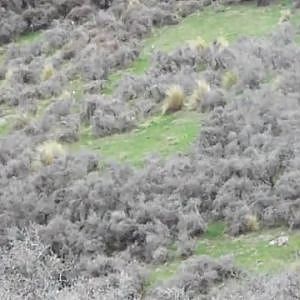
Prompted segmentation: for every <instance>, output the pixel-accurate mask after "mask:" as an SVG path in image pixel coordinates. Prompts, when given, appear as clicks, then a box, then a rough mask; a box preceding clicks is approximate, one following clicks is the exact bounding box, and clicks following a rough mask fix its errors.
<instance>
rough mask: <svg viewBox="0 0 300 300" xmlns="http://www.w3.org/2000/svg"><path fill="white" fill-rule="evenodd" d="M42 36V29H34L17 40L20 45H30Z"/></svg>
mask: <svg viewBox="0 0 300 300" xmlns="http://www.w3.org/2000/svg"><path fill="white" fill-rule="evenodd" d="M41 37H42V32H41V31H32V32H28V33H25V34H23V35H21V36H19V37H18V38H17V40H16V43H17V44H18V45H28V44H32V43H34V42H36V41H38V40H40V39H41Z"/></svg>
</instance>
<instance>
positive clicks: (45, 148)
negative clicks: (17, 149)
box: [37, 141, 66, 165]
mask: <svg viewBox="0 0 300 300" xmlns="http://www.w3.org/2000/svg"><path fill="white" fill-rule="evenodd" d="M37 153H38V155H39V160H40V161H41V162H42V164H44V165H51V164H52V163H53V161H54V159H55V158H58V157H63V156H65V154H66V152H65V149H64V147H63V146H62V145H61V144H60V143H58V142H56V141H47V142H44V143H43V144H42V145H40V146H39V147H38V148H37Z"/></svg>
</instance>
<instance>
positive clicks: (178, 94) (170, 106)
mask: <svg viewBox="0 0 300 300" xmlns="http://www.w3.org/2000/svg"><path fill="white" fill-rule="evenodd" d="M184 100H185V94H184V91H183V89H182V87H181V86H179V85H173V86H171V87H170V88H168V90H167V91H166V98H165V100H164V104H163V107H162V114H163V115H165V114H169V113H174V112H176V111H179V110H181V109H182V107H183V104H184Z"/></svg>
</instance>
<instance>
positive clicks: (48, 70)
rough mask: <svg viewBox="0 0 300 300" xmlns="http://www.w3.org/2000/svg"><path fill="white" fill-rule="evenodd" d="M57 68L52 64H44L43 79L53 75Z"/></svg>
mask: <svg viewBox="0 0 300 300" xmlns="http://www.w3.org/2000/svg"><path fill="white" fill-rule="evenodd" d="M54 73H55V70H54V68H53V66H52V65H51V64H47V65H45V66H44V69H43V71H42V80H43V81H46V80H49V79H50V78H52V77H53V75H54Z"/></svg>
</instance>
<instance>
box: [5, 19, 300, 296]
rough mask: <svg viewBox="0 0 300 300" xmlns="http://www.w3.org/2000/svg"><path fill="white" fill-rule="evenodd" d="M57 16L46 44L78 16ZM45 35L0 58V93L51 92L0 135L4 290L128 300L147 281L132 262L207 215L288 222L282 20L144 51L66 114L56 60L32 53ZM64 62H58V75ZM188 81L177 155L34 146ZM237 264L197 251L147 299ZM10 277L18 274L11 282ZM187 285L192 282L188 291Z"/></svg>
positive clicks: (198, 289) (288, 127)
mask: <svg viewBox="0 0 300 300" xmlns="http://www.w3.org/2000/svg"><path fill="white" fill-rule="evenodd" d="M106 17H107V15H106ZM101 20H102V21H103V18H101ZM67 26H69V25H66V27H65V28H64V27H62V28H61V29H60V30H57V29H55V31H51V30H52V29H51V30H50V31H48V32H46V35H47V34H49V35H48V36H49V37H50V36H52V33H53V34H54V35H55V36H58V37H59V38H58V39H57V40H56V39H54V40H53V43H54V45H62V44H64V41H70V39H71V36H78V37H79V41H80V40H81V42H82V43H83V41H84V39H85V38H86V35H85V32H84V28H85V27H79V28H80V29H78V30H74V31H71V34H70V33H68V30H67V28H68V27H67ZM118 30H119V29H118ZM46 42H47V43H52V40H51V38H50V39H48V38H47V39H45V40H44V41H43V42H41V43H40V44H39V43H38V44H37V48H36V51H37V53H38V54H37V55H36V56H35V55H34V57H32V55H33V54H32V52H31V50H30V49H31V48H30V47H31V46H22V47H19V48H18V47H17V48H16V47H15V46H11V48H8V58H7V60H6V64H5V65H6V67H8V68H9V70H10V72H9V74H8V75H7V81H8V82H10V83H9V84H10V85H9V84H8V87H7V89H6V88H3V89H1V101H2V102H5V103H6V104H9V105H11V106H19V107H21V108H22V107H23V108H26V109H29V108H30V109H33V110H35V109H36V108H35V107H36V101H40V100H38V99H41V97H43V96H44V97H45V98H47V97H49V95H52V96H54V99H56V101H53V103H52V104H51V105H50V106H49V107H48V108H47V111H46V113H45V114H44V115H43V117H42V118H40V119H39V118H37V121H36V122H35V123H30V122H29V124H28V123H27V122H26V120H23V119H21V120H20V122H19V123H18V124H16V128H15V129H16V130H14V131H13V132H12V133H11V134H9V135H8V136H6V137H3V138H1V140H0V211H1V215H0V227H1V232H0V237H1V238H0V242H1V251H2V252H3V253H2V255H1V259H2V263H1V265H2V266H4V268H2V269H1V272H0V281H1V282H0V283H1V284H0V294H1V295H3V297H4V298H5V297H13V298H14V299H18V297H19V298H20V299H53V298H55V299H59V297H62V298H61V299H70V297H71V296H70V295H74V298H75V299H86V295H89V297H90V298H91V299H93V297H94V298H96V299H101V297H102V298H103V299H139V297H141V295H142V294H143V293H144V292H145V286H146V284H147V281H146V279H145V278H146V277H147V274H146V273H145V270H143V269H142V268H141V267H140V266H141V265H143V264H144V263H154V264H159V263H164V262H166V261H168V259H169V258H170V255H171V254H170V252H169V251H168V249H169V247H170V246H172V245H173V246H174V243H175V245H176V248H177V254H176V255H178V256H182V257H187V256H189V255H191V254H192V253H193V246H194V243H193V239H194V238H197V237H199V236H201V234H202V233H203V232H205V231H206V224H207V222H209V221H212V220H219V219H222V220H225V221H226V222H227V223H228V225H229V232H230V233H231V234H240V233H244V232H247V231H250V230H252V226H253V220H255V222H257V223H259V224H261V225H262V226H277V225H282V224H285V225H289V226H291V227H298V226H300V212H299V192H300V190H299V184H298V177H299V167H300V161H299V149H300V140H299V136H300V135H299V128H300V123H299V122H300V121H299V120H300V109H299V108H300V107H299V105H300V102H299V93H300V90H299V88H298V85H297V83H298V82H299V77H300V49H299V47H298V46H296V44H295V43H294V42H293V37H292V30H291V28H290V27H289V25H288V24H284V25H282V26H281V27H280V28H279V31H277V32H276V34H274V35H273V36H272V37H270V38H269V39H240V40H239V41H237V42H236V43H235V44H234V45H232V46H230V47H227V46H226V45H223V44H221V43H220V42H216V43H214V45H212V46H210V47H204V48H203V47H200V48H199V47H192V46H191V47H183V48H181V49H179V50H176V51H175V52H173V53H171V54H169V55H168V54H163V53H157V54H156V55H154V57H153V63H152V66H151V69H150V71H149V72H148V73H147V74H146V75H145V76H141V77H132V78H130V77H128V78H125V79H124V80H123V81H122V82H121V84H120V86H119V88H118V89H117V90H116V92H115V93H114V95H113V96H112V97H108V99H109V100H113V102H110V104H111V105H108V101H107V100H108V99H106V98H105V97H104V96H99V95H96V94H93V93H92V92H91V91H87V92H85V93H84V99H83V105H82V107H81V108H80V111H79V112H78V111H72V109H71V108H72V103H75V102H76V99H75V98H74V97H73V96H72V94H64V95H62V96H63V98H62V99H60V98H59V95H60V94H61V91H63V86H64V85H66V84H67V83H66V82H68V78H67V76H71V75H70V74H68V73H67V74H66V72H65V70H61V71H59V70H60V65H61V63H60V62H61V60H60V59H63V58H60V57H57V61H55V60H53V61H52V65H51V66H44V65H40V64H39V62H40V61H41V60H42V59H44V57H43V56H40V55H41V54H40V53H41V52H42V51H43V44H44V43H46ZM38 47H39V48H40V50H38ZM54 47H55V46H54ZM20 51H21V54H20ZM26 51H27V52H26ZM39 51H41V52H39ZM95 51H96V50H95V49H94V48H93V44H89V45H88V46H86V47H84V48H83V49H82V50H80V51H79V53H78V54H75V57H76V60H77V61H78V63H77V64H75V70H81V69H80V67H82V66H88V67H87V68H86V69H82V70H81V72H82V74H87V76H90V75H89V74H91V73H92V74H93V75H92V78H95V81H97V80H101V74H99V73H93V72H94V71H95V72H99V69H98V68H97V69H96V70H94V69H93V65H92V66H91V67H89V65H88V64H86V61H87V60H88V59H89V58H90V57H91V54H92V55H93V54H94V55H96V54H95V53H97V52H95ZM26 53H27V54H26ZM27 55H28V56H27ZM76 55H78V56H76ZM78 58H79V59H78ZM28 61H29V62H28ZM74 62H75V60H74ZM83 62H84V63H83ZM55 63H57V65H56V64H55ZM100 63H101V61H100ZM82 64H83V65H82ZM33 65H35V67H34V68H31V66H33ZM27 66H28V67H27ZM29 66H30V67H29ZM13 67H15V69H14V68H13ZM46 67H47V68H48V69H45V68H46ZM53 69H54V71H53ZM73 70H74V69H73V66H71V67H70V69H69V71H70V73H71V74H72V71H73ZM40 72H42V73H43V76H42V78H44V80H42V79H41V76H38V74H39V73H40ZM85 72H86V73H85ZM228 72H231V73H234V74H235V75H236V80H235V81H234V82H233V84H232V85H228V84H226V85H224V76H227V75H226V74H228ZM93 76H95V77H93ZM198 79H201V80H203V81H205V82H207V84H209V86H210V90H208V91H207V93H206V94H205V95H202V96H203V97H202V98H201V101H199V102H196V106H195V109H197V110H199V111H201V112H206V119H205V121H204V124H203V125H202V129H201V134H200V135H199V138H198V139H197V142H196V143H195V145H194V146H193V149H192V150H191V152H190V153H189V154H186V155H177V156H174V157H173V158H170V159H168V160H166V161H162V160H160V159H157V158H150V159H149V162H146V165H145V167H144V168H143V169H135V168H132V167H130V166H126V165H119V164H116V163H111V164H108V165H105V166H104V167H103V165H102V161H101V159H99V158H98V157H96V156H95V155H94V154H93V153H85V152H83V153H79V154H68V153H63V152H62V151H60V149H56V154H57V155H54V156H53V157H48V156H47V153H46V157H43V156H42V155H43V152H41V149H42V148H43V146H42V148H40V147H41V145H43V142H44V141H45V140H47V139H60V140H62V141H67V142H72V141H75V140H76V139H77V138H78V128H79V126H80V124H81V123H82V122H90V124H92V126H93V130H94V133H95V134H96V135H98V136H103V135H108V134H111V133H114V132H117V131H123V130H130V129H131V128H132V127H133V126H134V122H135V120H139V119H140V118H143V117H144V116H145V115H149V114H153V113H155V112H157V111H158V110H159V109H160V108H161V104H162V100H163V99H164V95H165V93H166V89H167V88H168V87H169V86H170V85H171V84H174V83H177V84H179V85H181V86H182V88H183V90H184V92H185V94H186V95H187V96H191V95H192V94H193V91H194V90H195V89H196V88H197V80H198ZM26 86H27V87H28V89H26ZM13 87H14V89H13ZM24 87H25V88H24ZM18 93H19V94H18ZM20 95H22V97H20ZM62 96H61V97H62ZM145 107H147V108H146V109H145ZM58 124H59V126H58ZM17 125H18V126H17ZM20 253H22V255H21V254H20ZM28 262H30V263H28ZM24 265H25V266H26V268H25V270H24ZM69 269H71V270H73V271H74V270H75V271H76V272H75V274H74V272H71V271H70V272H69V271H68V270H69ZM187 273H188V274H192V275H193V276H192V275H191V277H189V276H187ZM236 274H237V271H236V270H235V268H234V267H233V266H232V265H226V264H225V265H224V264H223V262H221V263H220V264H219V263H216V262H214V261H211V260H209V261H208V262H207V261H206V258H200V261H193V262H192V265H191V266H190V267H188V269H187V271H183V275H182V277H181V275H179V277H178V278H177V279H176V280H175V281H174V282H172V283H169V284H170V285H167V286H163V287H162V288H160V289H158V290H155V291H154V292H153V293H154V294H153V295H152V294H150V295H149V297H150V298H149V299H151V297H152V299H157V297H159V298H161V297H165V299H173V298H172V297H173V296H174V294H172V293H171V294H168V291H169V290H170V289H171V290H172V289H174V293H182V291H183V292H184V293H183V294H180V295H182V298H179V299H194V298H195V297H198V296H200V295H201V294H203V295H206V294H207V293H210V292H211V288H212V287H213V286H214V284H215V283H218V282H222V281H224V280H227V279H230V278H233V277H235V275H236ZM194 276H195V277H194ZM16 277H18V278H20V280H19V281H18V282H19V285H17V284H15V283H13V280H12V278H16ZM287 280H288V279H287ZM293 280H294V279H293ZM295 280H297V279H295ZM261 284H262V288H264V285H263V284H264V283H261ZM70 286H72V290H71V291H70V290H69V287H70ZM186 287H191V288H190V289H189V291H188V294H187V288H186ZM292 291H293V292H295V291H297V288H293V287H292V288H291V292H292ZM230 292H231V293H235V294H236V295H238V293H244V292H245V291H244V290H239V289H237V290H236V291H235V290H233V291H230ZM271 292H272V293H275V291H271V290H266V291H265V292H264V293H265V294H266V295H268V294H269V293H271ZM279 292H280V291H278V290H277V293H279ZM53 293H54V294H55V295H54V294H53ZM93 293H94V296H93ZM254 293H255V292H254ZM235 294H234V295H235ZM9 295H10V296H9ZM83 295H84V296H83ZM227 295H228V299H230V297H229V295H230V294H229V292H228V291H227V290H224V298H223V299H226V297H227ZM278 295H279V294H278ZM63 297H65V298H63ZM168 297H169V298H168ZM170 297H171V298H170ZM180 297H181V296H180ZM253 297H255V294H254V295H253ZM266 297H267V296H266ZM162 299H164V298H162ZM254 299H255V298H254ZM257 299H259V298H257ZM291 299H293V298H291Z"/></svg>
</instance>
